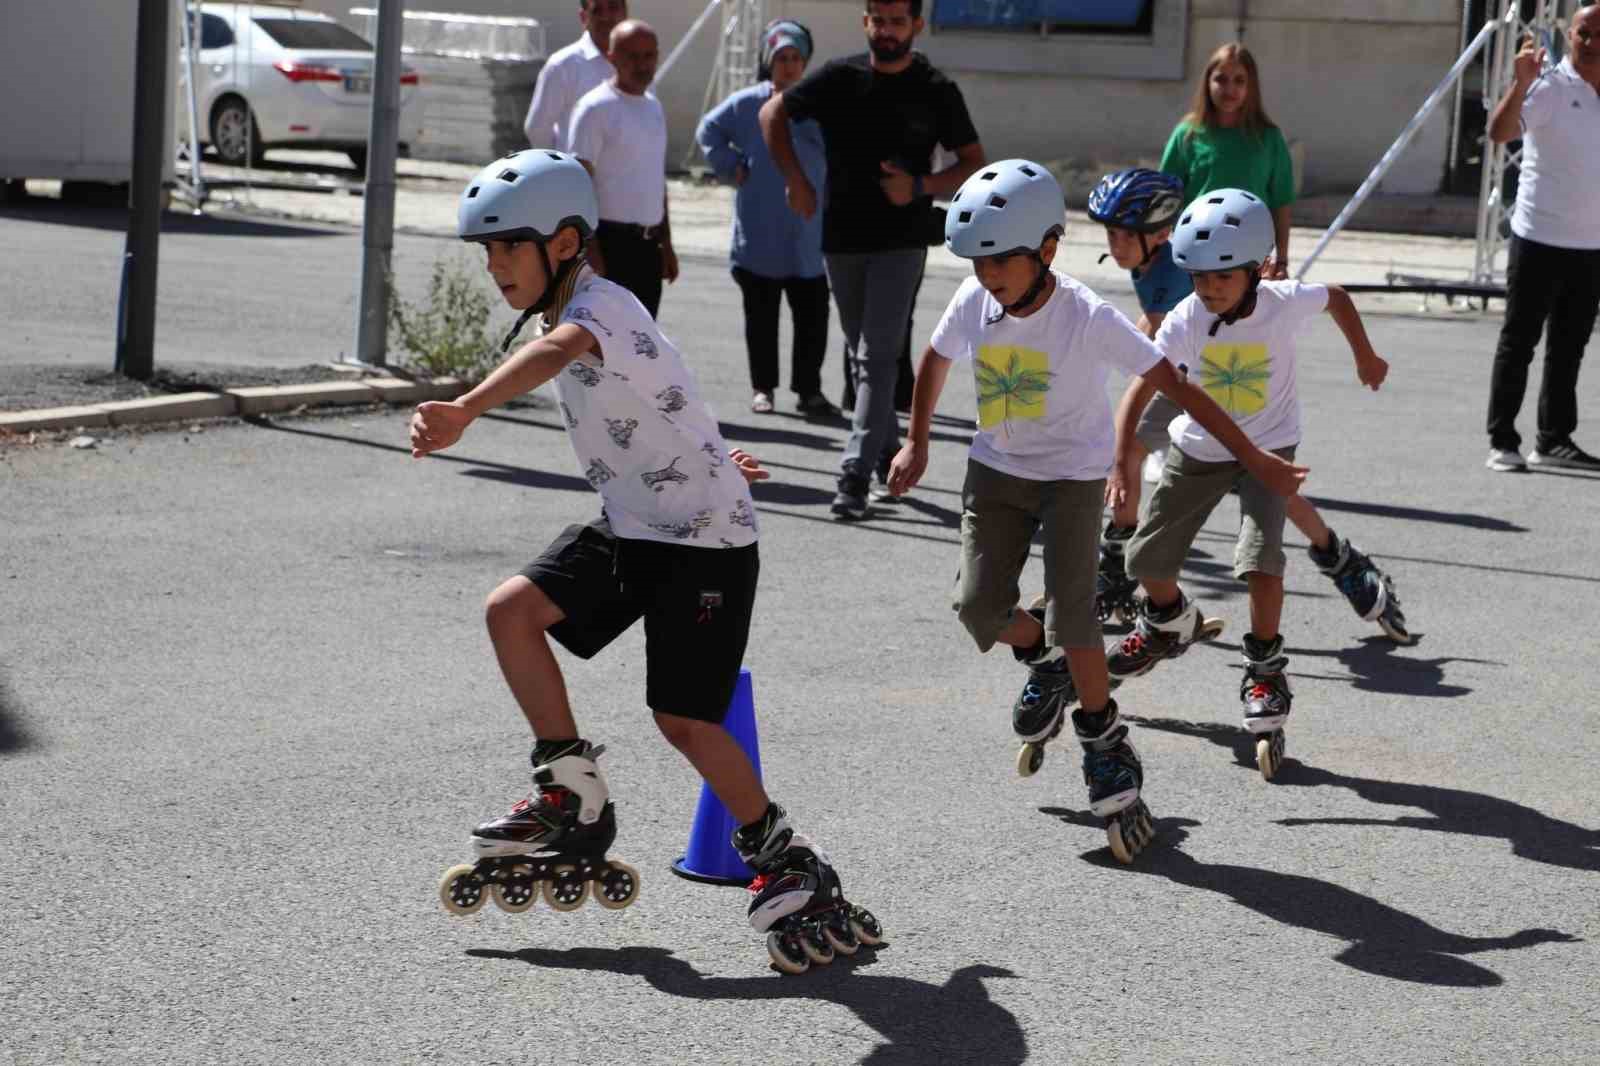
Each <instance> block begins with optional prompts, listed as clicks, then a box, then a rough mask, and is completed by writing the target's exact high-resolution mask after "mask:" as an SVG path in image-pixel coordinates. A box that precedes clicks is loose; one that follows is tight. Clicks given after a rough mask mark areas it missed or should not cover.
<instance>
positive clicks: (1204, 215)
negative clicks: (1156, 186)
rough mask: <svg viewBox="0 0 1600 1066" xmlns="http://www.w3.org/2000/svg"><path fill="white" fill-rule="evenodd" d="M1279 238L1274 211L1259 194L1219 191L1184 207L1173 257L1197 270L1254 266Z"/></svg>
mask: <svg viewBox="0 0 1600 1066" xmlns="http://www.w3.org/2000/svg"><path fill="white" fill-rule="evenodd" d="M1276 241H1277V236H1276V233H1275V231H1274V229H1273V225H1272V212H1271V211H1270V210H1268V209H1267V205H1266V204H1265V203H1264V202H1263V201H1262V199H1261V198H1260V197H1259V196H1256V195H1255V194H1254V193H1248V192H1245V191H1244V190H1243V189H1218V190H1216V191H1215V192H1208V193H1206V194H1205V195H1204V196H1201V197H1200V198H1199V199H1197V200H1195V201H1194V202H1193V203H1191V204H1190V205H1189V206H1188V207H1186V208H1184V211H1183V214H1182V215H1181V216H1179V218H1178V225H1177V228H1176V229H1174V230H1173V231H1172V259H1173V262H1175V263H1177V264H1178V266H1180V267H1182V268H1183V269H1184V270H1187V271H1189V272H1190V273H1195V274H1204V273H1209V272H1211V271H1217V270H1237V269H1239V268H1241V267H1243V268H1245V269H1247V270H1248V269H1253V268H1255V267H1259V266H1261V264H1263V263H1265V262H1266V261H1267V256H1268V255H1270V254H1271V252H1272V247H1273V245H1274V244H1275V243H1276Z"/></svg>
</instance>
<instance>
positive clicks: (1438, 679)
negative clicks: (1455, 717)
mask: <svg viewBox="0 0 1600 1066" xmlns="http://www.w3.org/2000/svg"><path fill="white" fill-rule="evenodd" d="M1412 636H1414V637H1415V638H1416V640H1415V642H1414V643H1412V644H1410V645H1407V646H1405V647H1401V646H1400V645H1398V644H1396V643H1395V642H1394V641H1392V640H1390V639H1388V638H1387V637H1381V636H1370V637H1363V638H1362V639H1361V643H1360V644H1359V645H1357V646H1356V647H1346V648H1335V649H1332V650H1329V649H1326V648H1285V649H1284V651H1285V652H1286V653H1287V654H1288V655H1289V658H1290V662H1291V663H1292V662H1293V661H1294V659H1295V658H1296V657H1298V656H1308V657H1312V658H1329V659H1337V660H1338V661H1339V662H1340V663H1341V664H1342V665H1343V666H1344V667H1345V669H1347V670H1349V671H1350V673H1349V674H1348V675H1343V676H1341V675H1338V674H1311V673H1303V672H1301V671H1298V670H1290V671H1289V675H1290V676H1291V677H1304V678H1312V679H1316V680H1321V681H1343V682H1347V683H1349V685H1350V686H1351V687H1352V688H1354V689H1356V690H1357V691H1359V692H1380V693H1384V694H1386V695H1392V696H1417V697H1421V698H1427V699H1455V698H1456V697H1458V696H1465V695H1468V694H1469V693H1471V692H1472V691H1473V690H1472V689H1471V688H1469V687H1468V686H1466V685H1452V684H1446V683H1445V679H1444V676H1445V675H1444V668H1445V666H1447V665H1448V664H1450V663H1474V664H1477V665H1481V666H1500V667H1503V666H1505V663H1503V662H1498V661H1496V660H1494V659H1468V658H1459V657H1455V656H1443V657H1440V658H1437V659H1419V658H1416V657H1415V656H1414V655H1412V654H1411V653H1412V652H1413V651H1414V650H1415V649H1416V648H1417V647H1418V646H1419V645H1420V644H1421V643H1422V638H1423V634H1421V633H1414V634H1412ZM1217 643H1218V646H1219V647H1225V648H1228V649H1230V650H1232V651H1240V650H1241V649H1240V646H1239V645H1238V644H1225V643H1223V642H1221V641H1218V642H1217Z"/></svg>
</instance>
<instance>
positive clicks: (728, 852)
mask: <svg viewBox="0 0 1600 1066" xmlns="http://www.w3.org/2000/svg"><path fill="white" fill-rule="evenodd" d="M722 727H723V728H724V729H726V730H727V731H728V732H729V733H731V734H733V739H734V740H735V741H736V742H737V743H738V745H739V747H741V748H743V749H744V753H745V754H746V755H748V756H750V761H751V762H752V763H753V764H754V765H755V768H756V777H757V779H759V778H760V777H761V744H760V742H759V741H758V740H757V739H756V701H755V693H754V689H753V687H752V686H751V683H750V671H749V670H746V669H744V668H743V667H741V668H740V669H739V683H738V684H737V685H735V686H734V689H733V700H732V702H730V703H729V704H728V713H727V715H726V716H725V717H724V718H723V719H722ZM738 828H739V823H738V822H737V821H736V820H735V819H734V817H733V815H732V814H729V813H728V808H726V807H724V806H723V805H722V801H721V800H719V799H717V795H716V793H715V792H712V791H711V786H710V785H701V786H700V805H699V806H698V807H696V808H695V812H694V825H693V826H692V827H691V828H690V829H689V848H688V850H687V851H685V852H684V853H683V854H682V855H680V856H679V857H678V861H677V862H675V863H673V864H672V872H673V873H675V874H677V875H678V876H679V877H686V878H688V879H689V880H690V881H700V882H703V883H705V884H708V885H740V886H743V885H748V884H749V883H750V882H751V881H752V880H753V879H754V878H755V876H756V872H755V871H754V870H752V869H750V867H749V866H747V865H746V864H745V861H744V860H743V859H741V858H739V853H738V852H737V851H735V850H734V849H733V833H734V830H736V829H738Z"/></svg>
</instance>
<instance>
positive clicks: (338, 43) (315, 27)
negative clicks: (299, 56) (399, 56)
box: [256, 18, 372, 52]
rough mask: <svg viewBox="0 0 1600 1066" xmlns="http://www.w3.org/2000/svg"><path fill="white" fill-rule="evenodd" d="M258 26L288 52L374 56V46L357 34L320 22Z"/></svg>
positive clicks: (260, 22)
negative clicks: (368, 53) (297, 49)
mask: <svg viewBox="0 0 1600 1066" xmlns="http://www.w3.org/2000/svg"><path fill="white" fill-rule="evenodd" d="M256 25H257V26H260V27H261V28H262V29H263V30H266V31H267V36H268V37H271V38H272V39H273V40H274V41H277V42H278V44H279V45H280V46H282V47H284V48H308V49H312V50H317V51H326V52H370V51H372V45H370V44H368V43H367V42H366V39H365V38H363V37H362V36H361V35H360V34H358V33H356V32H355V31H354V30H351V29H346V28H345V27H343V26H341V25H339V24H338V23H337V22H323V21H321V20H319V19H273V18H258V19H256Z"/></svg>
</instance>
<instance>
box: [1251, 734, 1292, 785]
mask: <svg viewBox="0 0 1600 1066" xmlns="http://www.w3.org/2000/svg"><path fill="white" fill-rule="evenodd" d="M1287 747H1288V743H1287V741H1286V740H1285V738H1284V735H1283V730H1281V729H1279V730H1276V731H1274V732H1272V733H1270V734H1268V735H1267V736H1264V737H1262V738H1261V739H1259V740H1257V741H1256V769H1258V770H1260V771H1261V777H1262V779H1263V780H1266V781H1271V780H1272V776H1273V775H1274V774H1276V773H1277V772H1278V767H1279V766H1280V765H1282V763H1283V752H1284V749H1285V748H1287Z"/></svg>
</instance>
